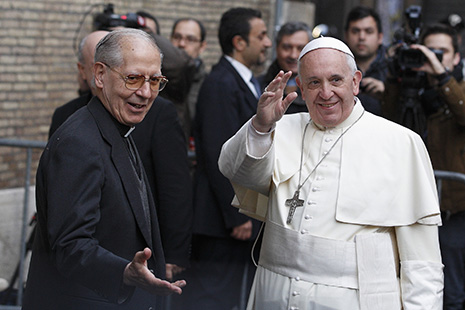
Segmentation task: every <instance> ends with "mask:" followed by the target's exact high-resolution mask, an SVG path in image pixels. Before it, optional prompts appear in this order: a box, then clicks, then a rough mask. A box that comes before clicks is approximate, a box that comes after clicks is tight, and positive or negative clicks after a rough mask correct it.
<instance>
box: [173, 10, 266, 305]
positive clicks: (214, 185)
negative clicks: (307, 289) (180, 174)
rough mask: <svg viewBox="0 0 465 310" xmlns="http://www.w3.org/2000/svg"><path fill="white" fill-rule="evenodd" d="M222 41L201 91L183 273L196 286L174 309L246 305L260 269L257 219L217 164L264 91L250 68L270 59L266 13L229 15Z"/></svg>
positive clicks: (222, 27)
mask: <svg viewBox="0 0 465 310" xmlns="http://www.w3.org/2000/svg"><path fill="white" fill-rule="evenodd" d="M219 40H220V45H221V48H222V51H223V54H224V55H223V56H222V57H221V59H220V61H219V63H218V64H216V65H215V66H214V67H213V68H212V71H211V73H210V74H209V75H208V76H207V77H206V79H205V81H204V83H203V85H202V87H201V89H200V92H199V97H198V101H197V112H196V121H195V127H194V138H195V145H196V155H197V162H198V166H197V168H196V176H195V186H194V227H193V234H194V235H193V243H192V260H191V266H192V267H191V268H190V269H188V270H187V271H186V273H185V275H183V276H185V277H186V280H187V281H188V282H190V283H191V285H190V287H189V289H188V290H187V291H185V292H184V293H185V294H183V296H173V298H172V299H173V303H174V305H175V308H174V309H202V310H204V309H219V310H230V309H233V308H240V303H241V302H243V298H241V288H243V290H242V292H243V295H242V296H243V297H246V296H248V290H249V288H250V284H251V280H252V279H251V278H250V274H253V273H254V269H255V267H253V266H252V264H251V259H250V250H251V245H252V242H253V241H252V240H251V239H252V230H253V229H252V226H253V224H252V221H251V220H250V219H249V218H248V217H247V216H245V215H243V214H239V213H238V212H237V210H236V209H235V208H233V207H232V206H231V201H232V199H233V196H234V194H233V189H232V187H231V184H230V183H229V181H228V180H227V179H226V178H225V177H224V176H223V175H222V174H221V173H220V171H219V170H218V165H217V162H218V157H219V153H220V150H221V146H222V145H223V143H224V142H225V141H226V140H227V139H228V138H230V137H231V136H232V135H233V134H234V133H235V131H237V130H238V129H239V128H240V127H241V126H242V124H244V123H245V122H246V121H247V120H248V119H249V118H250V117H251V116H252V115H253V114H254V113H255V111H256V108H257V102H258V96H259V95H260V94H259V90H256V88H255V86H254V83H253V82H252V81H251V78H252V77H253V75H252V71H251V70H250V68H252V67H253V66H254V65H258V64H261V63H263V62H264V61H265V59H266V50H267V48H269V47H271V41H270V39H269V37H268V35H267V29H266V25H265V23H264V21H263V20H262V18H261V13H260V12H259V11H256V10H253V9H247V8H233V9H230V10H228V11H227V12H225V13H224V14H223V16H222V18H221V22H220V29H219ZM248 271H251V272H248ZM246 274H248V278H246V277H245V275H246ZM243 283H247V285H245V286H243V285H242V284H243ZM244 295H245V296H244ZM179 297H180V298H179Z"/></svg>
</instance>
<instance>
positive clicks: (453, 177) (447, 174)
mask: <svg viewBox="0 0 465 310" xmlns="http://www.w3.org/2000/svg"><path fill="white" fill-rule="evenodd" d="M434 176H435V178H436V186H437V188H438V195H439V202H441V192H442V181H443V180H448V181H456V182H462V183H463V184H465V174H464V173H459V172H452V171H444V170H434Z"/></svg>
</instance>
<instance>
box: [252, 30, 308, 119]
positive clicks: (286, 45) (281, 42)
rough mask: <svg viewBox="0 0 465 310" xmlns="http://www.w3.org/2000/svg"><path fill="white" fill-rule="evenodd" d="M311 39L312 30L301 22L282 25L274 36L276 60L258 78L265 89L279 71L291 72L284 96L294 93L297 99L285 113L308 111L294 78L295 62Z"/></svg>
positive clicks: (295, 75)
mask: <svg viewBox="0 0 465 310" xmlns="http://www.w3.org/2000/svg"><path fill="white" fill-rule="evenodd" d="M311 38H312V30H311V29H310V27H309V26H308V25H307V24H305V23H303V22H299V21H292V22H288V23H285V24H284V25H282V26H281V28H280V29H279V32H278V34H277V36H276V59H275V60H274V61H273V63H272V64H271V65H270V67H269V68H268V70H267V71H266V73H265V74H264V75H262V76H261V77H259V82H260V85H261V87H262V88H265V87H266V86H267V85H268V84H269V83H270V82H271V81H272V80H273V79H274V77H275V76H276V75H277V74H278V72H279V71H280V70H283V71H284V72H287V71H292V76H291V78H290V79H289V81H288V83H287V86H286V89H285V90H284V96H287V94H290V93H291V92H293V91H295V92H297V95H298V97H297V98H296V99H295V100H294V101H293V102H292V104H291V105H290V106H289V108H288V109H287V111H286V113H297V112H307V111H308V109H307V105H306V104H305V101H304V100H303V99H302V94H301V92H300V89H299V87H298V86H297V83H296V81H295V78H296V77H297V73H298V72H297V71H298V70H297V60H298V58H299V54H300V52H301V51H302V49H303V48H304V46H305V45H306V44H307V43H308V42H310V40H311Z"/></svg>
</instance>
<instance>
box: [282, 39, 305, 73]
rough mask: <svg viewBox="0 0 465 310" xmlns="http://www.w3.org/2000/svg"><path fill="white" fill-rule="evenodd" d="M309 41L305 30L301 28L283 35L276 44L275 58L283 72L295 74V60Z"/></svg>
mask: <svg viewBox="0 0 465 310" xmlns="http://www.w3.org/2000/svg"><path fill="white" fill-rule="evenodd" d="M309 41H310V38H309V37H308V34H307V32H305V31H303V30H301V31H296V32H294V33H293V34H290V35H284V36H283V37H282V39H281V41H280V42H279V43H278V45H277V46H276V60H277V61H278V65H279V66H280V67H281V69H282V70H283V71H284V72H287V71H292V73H293V74H297V60H298V59H299V55H300V52H301V51H302V49H303V48H304V46H305V44H307V43H308V42H309Z"/></svg>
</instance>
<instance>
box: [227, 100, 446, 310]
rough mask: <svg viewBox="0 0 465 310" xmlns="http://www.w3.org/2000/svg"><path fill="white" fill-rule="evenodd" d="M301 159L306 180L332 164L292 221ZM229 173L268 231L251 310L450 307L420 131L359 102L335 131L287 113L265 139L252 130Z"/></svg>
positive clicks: (238, 143) (312, 181) (316, 178)
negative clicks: (291, 205)
mask: <svg viewBox="0 0 465 310" xmlns="http://www.w3.org/2000/svg"><path fill="white" fill-rule="evenodd" d="M308 122H310V123H309V125H308V128H307V130H306V133H305V142H304V147H303V148H302V137H303V133H304V130H305V126H306V124H307V123H308ZM354 122H355V124H354V125H353V126H352V127H351V128H349V127H350V126H351V125H352V124H353V123H354ZM348 128H349V129H348ZM347 129H348V130H347ZM345 130H347V131H346V132H345V133H344V134H343V135H342V137H341V138H340V139H338V138H339V137H340V136H341V134H342V133H343V132H344V131H345ZM336 141H337V142H336ZM302 149H303V153H302ZM328 152H329V153H328ZM326 153H328V154H326ZM301 154H303V160H302V167H303V168H302V172H301V180H300V182H301V183H302V182H303V181H304V180H305V178H307V176H308V175H309V174H310V173H311V172H312V170H313V169H314V168H315V166H316V165H317V163H318V162H319V161H320V160H321V159H322V158H323V157H324V158H323V160H322V161H321V163H320V164H319V165H318V167H317V168H316V169H315V171H314V172H313V173H311V176H310V177H309V179H308V180H307V181H306V182H305V183H304V185H303V187H302V189H301V190H300V199H302V200H304V204H303V206H301V207H297V208H296V211H295V214H294V216H293V219H292V222H291V223H290V224H287V223H286V220H287V217H288V213H289V207H288V206H286V203H285V202H286V200H288V199H290V198H292V197H293V195H294V192H295V191H296V189H297V187H298V185H299V170H300V169H299V167H300V161H301ZM219 166H220V170H221V172H222V173H223V174H224V175H225V176H226V177H227V178H229V179H230V180H231V183H232V184H233V187H234V189H235V192H236V197H235V203H237V205H238V206H239V207H240V208H241V211H242V212H244V213H247V214H249V215H250V216H252V217H255V218H258V219H261V220H263V221H264V222H265V223H266V225H265V230H264V235H263V243H262V248H261V252H260V259H259V262H258V268H257V272H256V275H255V279H254V284H253V287H252V291H251V295H250V298H249V303H248V309H249V310H251V309H254V310H283V309H291V310H297V309H298V310H329V309H345V310H357V309H361V310H374V309H376V310H395V309H405V310H413V309H418V310H427V309H436V310H440V309H442V290H443V273H442V268H443V265H442V263H441V256H440V250H439V243H438V230H437V226H438V225H440V223H441V219H440V212H439V205H438V199H437V193H436V185H435V180H434V174H433V170H432V167H431V163H430V160H429V156H428V154H427V151H426V148H425V146H424V144H423V142H422V140H421V138H420V137H419V136H418V135H417V134H415V133H414V132H412V131H410V130H408V129H406V128H404V127H402V126H399V125H397V124H395V123H392V122H390V121H388V120H385V119H383V118H380V117H377V116H374V115H373V114H370V113H368V112H365V111H364V109H363V107H362V105H361V104H360V102H359V100H358V99H357V98H356V104H355V107H354V109H353V111H352V113H351V115H350V116H349V117H348V118H347V119H346V120H345V121H344V122H342V123H341V124H340V125H338V126H336V127H334V128H322V127H320V126H318V125H316V124H315V123H313V122H312V121H311V120H310V117H309V114H308V113H300V114H291V115H285V116H284V117H283V118H282V119H281V120H280V121H279V122H278V123H277V124H276V127H275V129H274V130H273V131H272V132H271V133H267V134H260V133H258V132H256V131H255V130H254V129H253V127H252V126H251V121H249V122H248V123H246V124H245V125H244V126H243V127H242V128H241V129H240V130H239V131H238V132H237V133H236V135H235V136H234V137H232V138H231V139H230V140H228V141H227V142H226V143H225V144H224V146H223V149H222V151H221V155H220V159H219Z"/></svg>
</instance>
